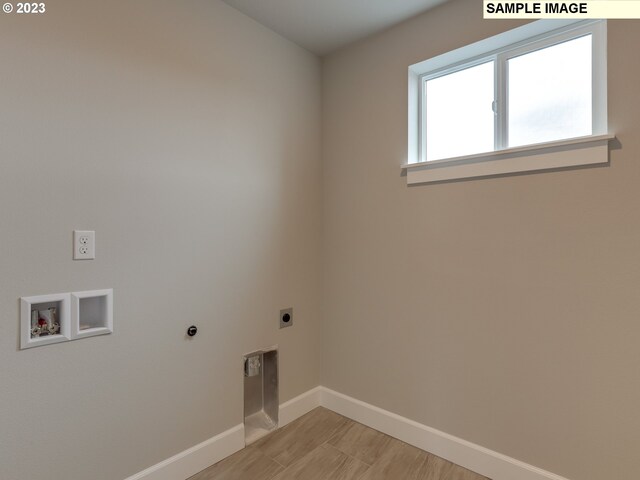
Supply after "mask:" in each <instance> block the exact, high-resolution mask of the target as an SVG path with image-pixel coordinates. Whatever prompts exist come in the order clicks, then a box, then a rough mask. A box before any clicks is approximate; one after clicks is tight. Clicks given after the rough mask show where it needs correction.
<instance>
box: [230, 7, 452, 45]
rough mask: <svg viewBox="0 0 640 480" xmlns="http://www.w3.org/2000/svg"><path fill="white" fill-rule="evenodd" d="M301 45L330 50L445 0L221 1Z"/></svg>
mask: <svg viewBox="0 0 640 480" xmlns="http://www.w3.org/2000/svg"><path fill="white" fill-rule="evenodd" d="M223 1H224V2H225V3H226V4H228V5H231V6H232V7H234V8H236V9H238V10H240V11H241V12H242V13H244V14H246V15H248V16H249V17H251V18H253V19H254V20H256V21H258V22H259V23H261V24H263V25H265V26H266V27H269V28H270V29H271V30H274V31H275V32H277V33H279V34H280V35H282V36H283V37H286V38H288V39H289V40H291V41H293V42H295V43H297V44H298V45H300V46H301V47H304V48H306V49H307V50H309V51H311V52H313V53H315V54H318V55H324V54H327V53H330V52H332V51H334V50H336V49H338V48H340V47H342V46H344V45H347V44H348V43H351V42H354V41H356V40H359V39H361V38H364V37H366V36H368V35H371V34H373V33H375V32H379V31H380V30H384V29H385V28H388V27H390V26H391V25H393V24H396V23H398V22H401V21H403V20H406V19H407V18H410V17H412V16H414V15H417V14H418V13H422V12H424V11H425V10H428V9H429V8H432V7H434V6H436V5H439V4H441V3H444V2H445V1H446V0H223Z"/></svg>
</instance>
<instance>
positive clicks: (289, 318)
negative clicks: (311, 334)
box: [280, 307, 293, 328]
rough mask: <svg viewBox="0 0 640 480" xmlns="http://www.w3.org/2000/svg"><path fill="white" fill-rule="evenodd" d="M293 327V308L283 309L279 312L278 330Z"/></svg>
mask: <svg viewBox="0 0 640 480" xmlns="http://www.w3.org/2000/svg"><path fill="white" fill-rule="evenodd" d="M291 325H293V308H292V307H289V308H285V309H283V310H280V328H285V327H290V326H291Z"/></svg>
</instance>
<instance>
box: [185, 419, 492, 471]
mask: <svg viewBox="0 0 640 480" xmlns="http://www.w3.org/2000/svg"><path fill="white" fill-rule="evenodd" d="M189 480H486V477H483V476H481V475H478V474H476V473H473V472H471V471H469V470H466V469H464V468H462V467H459V466H457V465H454V464H453V463H451V462H448V461H446V460H443V459H442V458H440V457H436V456H435V455H432V454H430V453H427V452H425V451H422V450H419V449H417V448H415V447H412V446H411V445H407V444H406V443H403V442H401V441H399V440H396V439H394V438H392V437H389V436H388V435H385V434H383V433H380V432H378V431H376V430H373V429H371V428H369V427H365V426H364V425H361V424H359V423H356V422H353V421H351V420H349V419H348V418H345V417H342V416H340V415H338V414H336V413H333V412H331V411H330V410H327V409H325V408H322V407H320V408H316V409H315V410H313V411H311V412H309V413H308V414H306V415H304V416H303V417H300V418H299V419H297V420H296V421H295V422H292V423H290V424H289V425H287V426H285V427H283V428H281V429H280V430H276V431H275V432H273V433H271V434H269V435H267V436H266V437H264V438H262V439H260V440H258V441H257V442H256V443H254V444H252V445H250V446H249V447H247V448H245V449H243V450H241V451H239V452H238V453H236V454H234V455H232V456H230V457H228V458H226V459H224V460H222V461H221V462H219V463H216V464H215V465H213V466H211V467H209V468H207V469H206V470H203V471H202V472H200V473H198V474H196V475H194V476H193V477H191V478H190V479H189Z"/></svg>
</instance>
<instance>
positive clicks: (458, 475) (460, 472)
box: [443, 464, 488, 480]
mask: <svg viewBox="0 0 640 480" xmlns="http://www.w3.org/2000/svg"><path fill="white" fill-rule="evenodd" d="M451 465H452V467H451V470H450V471H449V474H448V476H447V477H446V478H445V479H443V480H488V479H487V477H483V476H482V475H479V474H477V473H475V472H472V471H471V470H467V469H466V468H463V467H461V466H459V465H454V464H451Z"/></svg>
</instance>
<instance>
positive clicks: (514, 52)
mask: <svg viewBox="0 0 640 480" xmlns="http://www.w3.org/2000/svg"><path fill="white" fill-rule="evenodd" d="M585 35H591V37H592V68H591V74H592V78H591V86H592V90H591V92H592V101H591V114H592V125H591V134H590V135H587V136H582V137H577V138H566V139H561V140H558V141H552V142H545V143H538V144H533V145H523V146H517V147H511V148H510V147H509V145H508V128H507V121H508V119H507V114H508V112H507V94H508V92H507V85H506V69H507V62H508V61H509V59H513V58H516V57H519V56H521V55H525V54H527V53H531V52H536V51H539V50H541V49H544V48H546V47H550V46H553V45H557V44H560V43H562V42H567V41H569V40H572V39H576V38H579V37H582V36H585ZM606 49H607V43H606V21H605V20H595V21H594V20H587V21H576V20H539V21H536V22H532V23H529V24H527V25H524V26H522V27H519V28H516V29H514V30H510V31H508V32H505V33H502V34H500V35H496V36H494V37H491V38H488V39H486V40H482V41H480V42H477V43H474V44H472V45H468V46H466V47H462V48H459V49H457V50H454V51H451V52H448V53H445V54H443V55H439V56H437V57H434V58H431V59H428V60H425V61H423V62H420V63H417V64H415V65H412V66H411V67H409V105H408V107H409V108H408V112H409V123H408V127H409V129H408V133H409V138H408V157H407V163H406V164H404V165H403V166H402V168H403V169H405V170H406V173H407V183H408V184H417V183H429V182H439V181H447V180H455V179H463V178H472V177H481V176H492V175H504V174H509V173H517V172H531V171H539V170H548V169H557V168H566V167H575V166H579V165H594V164H606V163H608V157H609V156H608V142H609V141H610V140H611V139H613V138H615V137H614V136H613V135H610V134H609V132H608V125H607V65H606V61H607V58H606ZM489 61H491V62H494V68H495V83H494V99H495V108H496V110H497V112H496V116H495V124H494V150H493V151H488V152H484V153H474V154H472V155H465V156H459V157H454V158H445V159H437V160H427V158H426V141H427V140H426V137H427V135H426V132H425V129H424V125H425V116H426V105H425V98H424V97H425V95H424V92H425V82H426V81H428V80H430V79H434V78H438V77H441V76H444V75H447V74H450V73H453V72H457V71H461V70H464V69H467V68H471V67H473V66H476V65H479V64H482V63H485V62H489ZM460 141H461V142H463V141H464V138H460Z"/></svg>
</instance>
